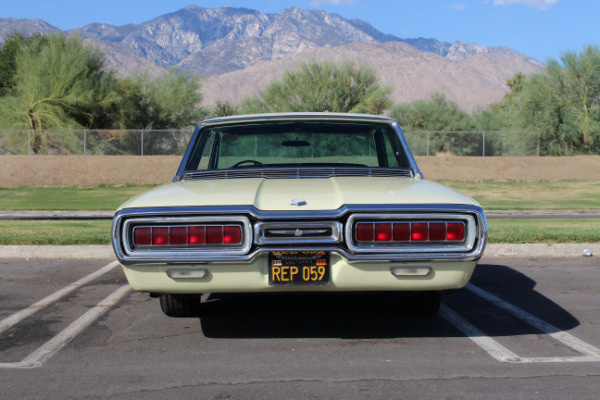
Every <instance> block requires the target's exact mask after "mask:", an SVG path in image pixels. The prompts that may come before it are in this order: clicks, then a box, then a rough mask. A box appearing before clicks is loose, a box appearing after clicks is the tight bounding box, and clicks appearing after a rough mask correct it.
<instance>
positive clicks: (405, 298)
mask: <svg viewBox="0 0 600 400" xmlns="http://www.w3.org/2000/svg"><path fill="white" fill-rule="evenodd" d="M401 296H402V298H401V299H400V300H401V309H402V314H404V315H407V316H411V317H431V316H433V315H435V314H437V312H438V311H439V309H440V305H441V303H442V294H441V293H440V292H419V293H414V294H413V293H411V294H401Z"/></svg>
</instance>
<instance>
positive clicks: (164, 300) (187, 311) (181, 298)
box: [160, 293, 201, 318]
mask: <svg viewBox="0 0 600 400" xmlns="http://www.w3.org/2000/svg"><path fill="white" fill-rule="evenodd" d="M200 296H201V295H199V294H170V293H161V295H160V308H161V309H162V312H163V313H165V315H166V316H167V317H173V318H194V317H199V316H200Z"/></svg>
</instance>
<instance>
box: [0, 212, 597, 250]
mask: <svg viewBox="0 0 600 400" xmlns="http://www.w3.org/2000/svg"><path fill="white" fill-rule="evenodd" d="M111 224H112V221H108V220H100V221H0V245H24V244H27V245H67V244H110V229H111ZM488 229H489V243H582V242H600V218H588V219H582V218H578V219H512V220H511V219H494V220H488Z"/></svg>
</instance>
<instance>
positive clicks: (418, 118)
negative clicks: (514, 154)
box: [390, 92, 480, 155]
mask: <svg viewBox="0 0 600 400" xmlns="http://www.w3.org/2000/svg"><path fill="white" fill-rule="evenodd" d="M390 116H391V117H392V118H394V119H396V120H397V121H398V122H399V123H400V125H401V126H402V128H403V129H404V130H405V131H433V132H436V131H453V132H458V131H472V130H473V129H474V128H475V124H474V121H473V119H472V118H471V116H469V114H467V113H466V112H465V111H463V110H461V109H460V108H459V106H458V104H456V103H455V102H453V101H450V100H448V99H446V96H445V95H444V94H443V93H439V92H436V93H433V94H432V95H431V97H430V99H429V100H417V101H414V102H412V103H409V104H399V105H397V106H395V107H394V108H392V110H391V111H390ZM412 140H416V142H415V143H414V147H415V148H417V149H418V148H420V147H424V143H417V142H421V141H423V140H424V139H419V140H417V139H416V138H413V139H412ZM429 141H430V145H429V151H430V153H433V154H435V153H437V152H452V153H455V154H459V155H471V154H477V153H478V147H479V146H480V145H479V144H478V143H476V142H475V141H474V140H473V135H472V134H468V133H464V134H460V133H453V134H441V133H433V134H431V135H430V137H429ZM411 147H413V144H411Z"/></svg>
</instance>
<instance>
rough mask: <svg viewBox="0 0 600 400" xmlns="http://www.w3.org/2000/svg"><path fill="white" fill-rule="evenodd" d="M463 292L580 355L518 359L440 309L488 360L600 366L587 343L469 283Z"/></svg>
mask: <svg viewBox="0 0 600 400" xmlns="http://www.w3.org/2000/svg"><path fill="white" fill-rule="evenodd" d="M466 289H467V290H469V291H471V292H472V293H474V294H476V295H477V296H479V297H481V298H483V299H485V300H487V301H489V302H490V303H492V304H493V305H495V306H496V307H498V308H501V309H502V310H504V311H506V312H508V313H510V314H512V315H514V316H515V317H517V318H518V319H520V320H521V321H523V322H526V323H527V324H529V325H531V326H533V327H534V328H536V329H538V330H539V331H541V332H542V333H544V334H546V335H548V336H550V337H552V338H554V339H555V340H557V341H559V342H560V343H562V344H563V345H565V346H567V347H569V348H570V349H572V350H574V351H576V352H577V353H580V354H582V355H581V356H575V357H520V356H518V355H517V354H515V353H513V352H512V351H510V350H509V349H507V348H506V347H504V346H503V345H501V344H500V343H498V342H497V341H496V340H494V339H492V338H491V337H489V336H486V335H485V334H484V333H483V332H482V331H481V330H479V329H478V328H477V327H475V326H474V325H473V324H471V323H470V322H468V321H467V320H466V319H464V318H463V317H461V316H460V315H458V314H457V313H456V312H454V311H453V310H451V309H450V308H448V307H447V306H444V305H442V307H440V315H441V316H442V317H444V318H445V319H446V320H448V321H449V322H450V323H451V324H453V325H454V326H455V327H456V328H458V329H459V330H460V331H461V332H463V333H464V334H465V335H466V336H467V337H468V338H469V339H471V340H472V341H473V342H475V343H476V344H477V345H478V346H479V347H481V348H482V349H483V350H485V351H486V352H487V353H488V354H489V355H490V356H492V357H493V358H495V359H496V360H498V361H501V362H510V363H560V362H600V349H598V348H597V347H594V346H592V345H591V344H589V343H586V342H584V341H582V340H580V339H578V338H576V337H575V336H573V335H571V334H570V333H567V332H565V331H561V330H560V329H558V328H557V327H555V326H554V325H552V324H550V323H548V322H546V321H544V320H542V319H540V318H538V317H536V316H534V315H532V314H530V313H529V312H527V311H525V310H523V309H521V308H519V307H517V306H515V305H514V304H511V303H509V302H507V301H504V300H502V299H501V298H499V297H497V296H495V295H493V294H491V293H489V292H487V291H485V290H483V289H481V288H479V287H477V286H475V285H473V284H472V283H469V284H468V285H467V286H466Z"/></svg>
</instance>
